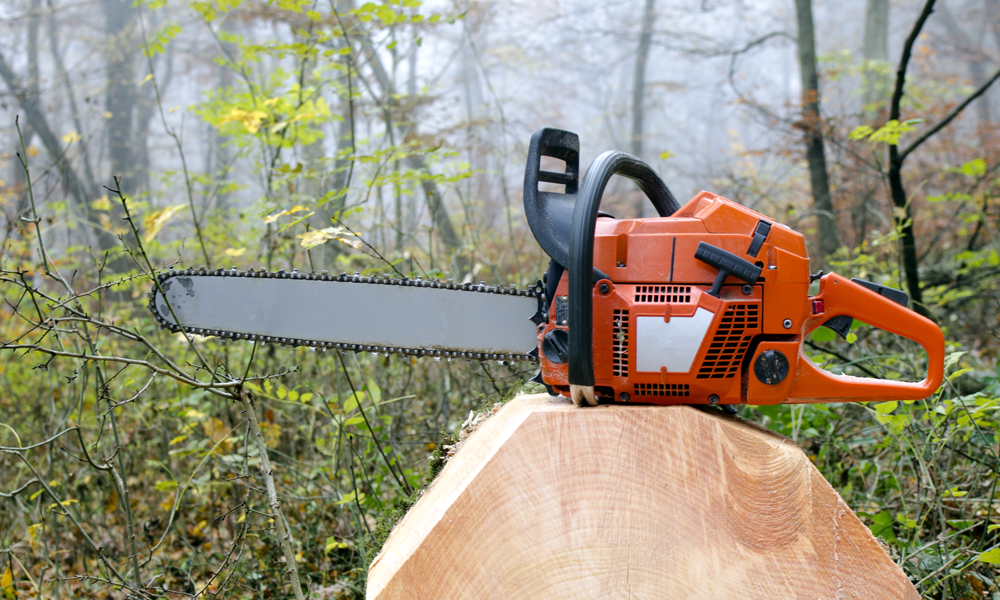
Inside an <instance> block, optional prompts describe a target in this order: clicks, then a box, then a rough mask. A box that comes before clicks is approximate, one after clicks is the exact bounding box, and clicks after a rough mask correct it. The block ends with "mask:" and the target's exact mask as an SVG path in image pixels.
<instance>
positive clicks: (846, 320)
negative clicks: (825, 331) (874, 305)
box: [823, 315, 854, 340]
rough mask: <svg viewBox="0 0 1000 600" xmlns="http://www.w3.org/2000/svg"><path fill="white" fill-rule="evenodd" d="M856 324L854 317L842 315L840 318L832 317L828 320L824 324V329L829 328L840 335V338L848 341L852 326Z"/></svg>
mask: <svg viewBox="0 0 1000 600" xmlns="http://www.w3.org/2000/svg"><path fill="white" fill-rule="evenodd" d="M853 323H854V317H850V316H847V315H840V316H839V317H832V318H830V319H827V320H826V322H825V323H823V327H828V328H830V329H832V330H834V331H836V332H837V333H839V334H840V337H842V338H844V339H845V340H846V339H847V334H848V333H850V332H851V325H852V324H853Z"/></svg>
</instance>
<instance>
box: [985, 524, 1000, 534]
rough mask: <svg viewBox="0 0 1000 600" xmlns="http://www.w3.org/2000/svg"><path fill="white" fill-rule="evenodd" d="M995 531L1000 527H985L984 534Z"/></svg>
mask: <svg viewBox="0 0 1000 600" xmlns="http://www.w3.org/2000/svg"><path fill="white" fill-rule="evenodd" d="M997 529H1000V525H989V526H987V527H986V533H993V532H994V531H996V530H997Z"/></svg>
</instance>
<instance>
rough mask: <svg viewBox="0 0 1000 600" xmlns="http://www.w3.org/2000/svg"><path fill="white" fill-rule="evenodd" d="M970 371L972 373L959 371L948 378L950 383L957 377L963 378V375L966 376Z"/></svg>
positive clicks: (965, 370) (966, 370) (967, 370)
mask: <svg viewBox="0 0 1000 600" xmlns="http://www.w3.org/2000/svg"><path fill="white" fill-rule="evenodd" d="M969 371H972V369H959V370H957V371H955V372H954V373H952V374H951V375H949V376H948V381H952V380H954V379H955V378H957V377H961V376H962V375H965V374H966V373H968V372H969Z"/></svg>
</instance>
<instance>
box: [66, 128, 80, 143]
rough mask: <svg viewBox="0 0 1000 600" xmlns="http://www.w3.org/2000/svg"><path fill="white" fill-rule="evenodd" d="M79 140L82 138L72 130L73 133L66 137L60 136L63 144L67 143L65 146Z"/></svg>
mask: <svg viewBox="0 0 1000 600" xmlns="http://www.w3.org/2000/svg"><path fill="white" fill-rule="evenodd" d="M81 139H82V138H81V137H80V134H79V133H77V132H76V130H73V131H71V132H69V133H67V134H66V135H64V136H62V141H63V142H65V143H67V144H72V143H73V142H78V141H80V140H81Z"/></svg>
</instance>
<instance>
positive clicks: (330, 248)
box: [309, 55, 356, 270]
mask: <svg viewBox="0 0 1000 600" xmlns="http://www.w3.org/2000/svg"><path fill="white" fill-rule="evenodd" d="M341 60H342V61H343V66H344V68H345V69H346V70H350V69H353V68H355V67H354V61H353V58H352V57H351V56H350V55H345V56H343V57H342V59H341ZM353 77H354V76H353V75H351V74H349V73H345V74H344V75H342V76H341V78H340V87H341V89H342V90H346V93H345V94H344V96H345V97H342V98H341V99H340V122H339V123H337V134H336V148H335V150H334V151H335V152H336V156H337V158H336V159H334V161H333V169H332V171H333V172H332V173H331V175H330V177H329V179H328V180H327V181H326V182H325V185H324V187H325V188H326V189H327V190H329V191H331V192H334V194H336V197H335V198H334V199H331V200H329V201H327V202H326V204H324V205H322V206H317V207H316V210H315V212H314V214H313V216H312V217H310V219H309V226H310V227H313V228H315V229H323V228H326V227H330V226H331V225H334V223H333V221H332V219H331V217H332V216H333V215H334V214H337V213H339V212H340V211H341V210H343V208H344V202H345V201H346V200H347V189H346V188H347V187H348V186H349V185H350V181H349V180H348V176H349V175H350V165H351V160H352V159H351V158H345V157H342V156H341V155H340V154H341V152H343V151H344V150H347V149H349V148H350V149H353V147H354V139H353V137H354V101H353V99H351V98H349V97H346V96H347V95H350V94H352V93H353V92H354V87H355V85H356V84H355V82H354V80H353ZM324 193H325V192H324ZM310 252H311V256H312V261H313V266H314V267H315V268H316V269H320V270H322V269H326V268H328V267H330V266H332V265H333V264H334V261H335V260H336V258H337V256H338V255H339V254H340V253H341V249H340V247H339V246H337V245H335V244H331V243H327V244H322V245H319V246H316V247H315V248H313V249H312V250H311V251H310Z"/></svg>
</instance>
